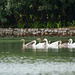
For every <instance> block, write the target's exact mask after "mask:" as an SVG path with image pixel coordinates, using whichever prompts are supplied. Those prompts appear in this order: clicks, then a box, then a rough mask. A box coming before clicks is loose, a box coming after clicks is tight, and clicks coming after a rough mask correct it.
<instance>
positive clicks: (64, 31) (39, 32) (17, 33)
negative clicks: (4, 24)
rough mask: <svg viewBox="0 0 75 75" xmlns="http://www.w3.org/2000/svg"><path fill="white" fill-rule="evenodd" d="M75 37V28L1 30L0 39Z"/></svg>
mask: <svg viewBox="0 0 75 75" xmlns="http://www.w3.org/2000/svg"><path fill="white" fill-rule="evenodd" d="M35 36H50V37H56V36H57V37H64V36H70V37H72V36H75V28H51V29H49V28H41V29H38V28H35V29H34V28H28V29H27V28H21V29H19V28H0V37H35Z"/></svg>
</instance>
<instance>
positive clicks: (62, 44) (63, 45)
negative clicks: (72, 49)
mask: <svg viewBox="0 0 75 75" xmlns="http://www.w3.org/2000/svg"><path fill="white" fill-rule="evenodd" d="M59 48H68V43H62V41H61V40H60V41H59Z"/></svg>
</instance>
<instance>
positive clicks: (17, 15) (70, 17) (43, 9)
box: [0, 0, 75, 28]
mask: <svg viewBox="0 0 75 75" xmlns="http://www.w3.org/2000/svg"><path fill="white" fill-rule="evenodd" d="M74 7H75V0H0V27H2V28H5V27H7V28H9V27H11V28H59V27H70V26H71V27H74V26H75V8H74Z"/></svg>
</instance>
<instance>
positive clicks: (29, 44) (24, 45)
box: [21, 39, 33, 49]
mask: <svg viewBox="0 0 75 75" xmlns="http://www.w3.org/2000/svg"><path fill="white" fill-rule="evenodd" d="M21 42H23V45H22V47H23V49H25V48H29V46H31V45H32V44H33V42H29V43H27V44H25V40H24V39H21Z"/></svg>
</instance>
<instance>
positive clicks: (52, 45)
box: [43, 38, 59, 48]
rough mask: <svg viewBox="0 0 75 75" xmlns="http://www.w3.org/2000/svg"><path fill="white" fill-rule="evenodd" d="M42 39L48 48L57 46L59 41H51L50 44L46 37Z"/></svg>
mask: <svg viewBox="0 0 75 75" xmlns="http://www.w3.org/2000/svg"><path fill="white" fill-rule="evenodd" d="M43 41H46V47H48V48H58V42H59V41H56V42H53V43H51V44H49V43H48V40H47V39H46V38H45V39H43Z"/></svg>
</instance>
